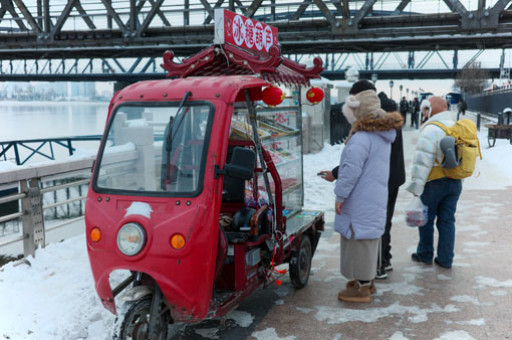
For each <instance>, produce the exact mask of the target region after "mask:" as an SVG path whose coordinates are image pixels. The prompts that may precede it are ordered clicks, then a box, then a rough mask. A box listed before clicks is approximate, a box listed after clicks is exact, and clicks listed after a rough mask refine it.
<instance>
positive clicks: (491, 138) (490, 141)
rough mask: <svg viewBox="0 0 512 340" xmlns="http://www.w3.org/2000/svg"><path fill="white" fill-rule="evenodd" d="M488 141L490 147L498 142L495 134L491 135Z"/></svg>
mask: <svg viewBox="0 0 512 340" xmlns="http://www.w3.org/2000/svg"><path fill="white" fill-rule="evenodd" d="M487 142H488V143H489V147H491V148H492V147H493V146H494V144H496V137H494V136H489V137H487Z"/></svg>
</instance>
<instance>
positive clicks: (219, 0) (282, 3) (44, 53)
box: [0, 0, 512, 82]
mask: <svg viewBox="0 0 512 340" xmlns="http://www.w3.org/2000/svg"><path fill="white" fill-rule="evenodd" d="M511 3H512V1H511V0H494V1H489V0H488V1H486V0H474V1H459V0H362V1H361V0H360V1H355V0H295V1H294V0H250V1H249V0H182V1H181V0H179V1H178V0H174V1H173V0H92V1H89V0H87V1H85V0H61V1H55V0H53V1H50V0H0V80H45V81H47V80H71V81H73V80H74V81H81V80H90V81H103V80H104V81H107V80H115V81H126V82H131V81H135V80H140V79H158V78H162V77H164V75H165V73H164V72H163V70H162V69H161V68H160V66H159V64H160V62H161V56H162V54H163V52H164V51H165V50H173V52H174V53H175V55H176V56H178V57H186V56H189V55H191V54H194V53H196V52H198V51H199V50H201V49H203V48H205V47H207V46H209V45H210V44H211V43H212V41H213V12H214V9H215V8H227V9H229V10H231V11H235V12H237V13H239V14H242V15H245V16H247V17H251V18H254V19H257V20H260V21H264V22H266V23H268V24H271V25H273V26H276V27H277V28H278V29H279V42H280V45H281V51H282V53H283V54H285V55H288V56H292V58H295V59H296V60H297V61H301V60H304V58H306V59H307V57H308V56H310V55H315V56H318V55H319V56H321V57H322V59H323V60H324V64H325V66H326V71H325V72H324V75H325V76H326V77H328V78H331V79H343V77H344V68H345V67H346V66H347V63H346V62H347V58H352V59H354V60H355V61H356V63H357V64H358V65H357V66H358V67H359V69H360V72H361V73H362V76H363V77H366V78H370V74H373V73H376V74H377V75H378V77H379V79H404V78H409V79H421V78H423V79H427V78H431V79H432V78H454V77H455V75H456V74H457V72H458V71H460V69H461V68H462V67H463V66H464V65H465V64H467V63H470V62H471V61H474V60H476V59H477V58H478V56H479V55H480V54H481V53H482V52H483V51H484V50H486V49H507V48H510V47H512V4H511ZM471 5H472V6H473V7H471ZM461 50H475V51H476V52H475V54H474V55H473V56H472V57H471V58H469V60H465V61H463V62H462V59H461V60H460V61H459V58H458V52H459V51H461ZM447 51H448V52H447ZM440 52H442V53H444V55H445V56H444V57H443V56H442V55H441V53H440ZM446 53H449V54H450V55H452V56H453V57H452V58H451V60H446V59H447V58H446ZM420 55H421V57H419V56H420ZM390 56H394V58H395V59H397V60H398V65H399V66H398V67H394V69H385V62H386V60H388V58H389V57H390ZM432 57H436V58H438V59H439V58H440V59H441V61H442V64H443V66H442V67H441V68H437V69H435V70H432V69H428V68H426V67H425V66H426V65H427V64H428V63H429V61H430V59H431V58H432ZM502 59H503V58H502ZM496 63H498V61H496ZM502 64H503V60H502V62H501V65H499V66H503V65H502ZM499 66H498V65H496V68H493V69H489V71H490V73H491V75H492V76H498V74H499V70H500V67H499Z"/></svg>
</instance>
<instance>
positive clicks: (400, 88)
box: [398, 84, 404, 100]
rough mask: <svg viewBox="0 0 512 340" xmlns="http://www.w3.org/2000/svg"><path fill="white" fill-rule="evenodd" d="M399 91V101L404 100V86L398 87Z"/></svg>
mask: <svg viewBox="0 0 512 340" xmlns="http://www.w3.org/2000/svg"><path fill="white" fill-rule="evenodd" d="M398 89H399V90H400V97H399V98H398V100H402V90H403V89H404V87H403V85H401V84H400V86H398Z"/></svg>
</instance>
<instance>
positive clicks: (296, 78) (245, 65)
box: [161, 44, 324, 85]
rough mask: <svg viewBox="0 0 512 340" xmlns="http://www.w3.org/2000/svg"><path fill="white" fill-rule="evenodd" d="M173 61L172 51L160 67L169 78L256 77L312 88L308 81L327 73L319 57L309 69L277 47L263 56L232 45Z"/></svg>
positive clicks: (165, 54) (166, 53)
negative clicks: (178, 61)
mask: <svg viewBox="0 0 512 340" xmlns="http://www.w3.org/2000/svg"><path fill="white" fill-rule="evenodd" d="M173 59H174V53H173V52H171V51H166V52H165V53H164V62H163V64H162V65H161V66H162V67H163V68H164V69H165V70H167V77H178V78H186V77H192V76H216V75H250V74H254V75H260V76H261V77H262V78H263V79H265V80H266V81H268V82H271V83H284V84H290V85H309V80H310V79H316V78H320V72H322V71H323V70H324V68H323V67H322V60H321V59H320V58H318V57H316V58H315V59H314V60H313V65H314V66H313V67H311V68H307V67H306V66H305V65H302V64H299V63H296V62H294V61H292V60H290V59H288V58H285V57H282V56H281V51H280V50H279V48H278V47H277V46H272V47H270V49H269V53H268V55H265V56H261V55H258V54H257V53H256V52H253V51H250V50H245V49H241V48H238V47H236V46H233V45H230V44H221V45H212V46H210V47H208V48H206V49H204V50H202V51H200V52H199V53H197V54H196V55H194V56H192V57H190V58H187V59H184V60H183V62H182V63H175V62H174V61H173Z"/></svg>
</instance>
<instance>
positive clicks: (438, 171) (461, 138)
mask: <svg viewBox="0 0 512 340" xmlns="http://www.w3.org/2000/svg"><path fill="white" fill-rule="evenodd" d="M428 124H433V125H436V126H438V127H440V128H441V129H443V131H444V132H445V133H446V135H447V136H452V137H454V138H455V146H456V148H457V155H458V158H459V159H458V161H459V165H458V166H457V167H456V168H454V169H445V168H442V167H441V164H439V162H438V161H437V160H436V165H435V166H434V167H433V168H432V171H430V174H429V175H428V180H429V181H431V180H434V179H438V178H442V177H449V178H453V179H462V178H466V177H469V176H471V175H472V174H473V171H475V164H476V157H477V155H478V156H480V159H482V153H481V152H480V142H479V141H478V136H477V129H476V125H475V123H474V122H473V121H472V120H471V119H461V120H458V121H457V122H455V124H454V125H452V126H450V127H446V126H445V125H444V124H442V123H440V122H430V123H428ZM428 124H427V125H428Z"/></svg>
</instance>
